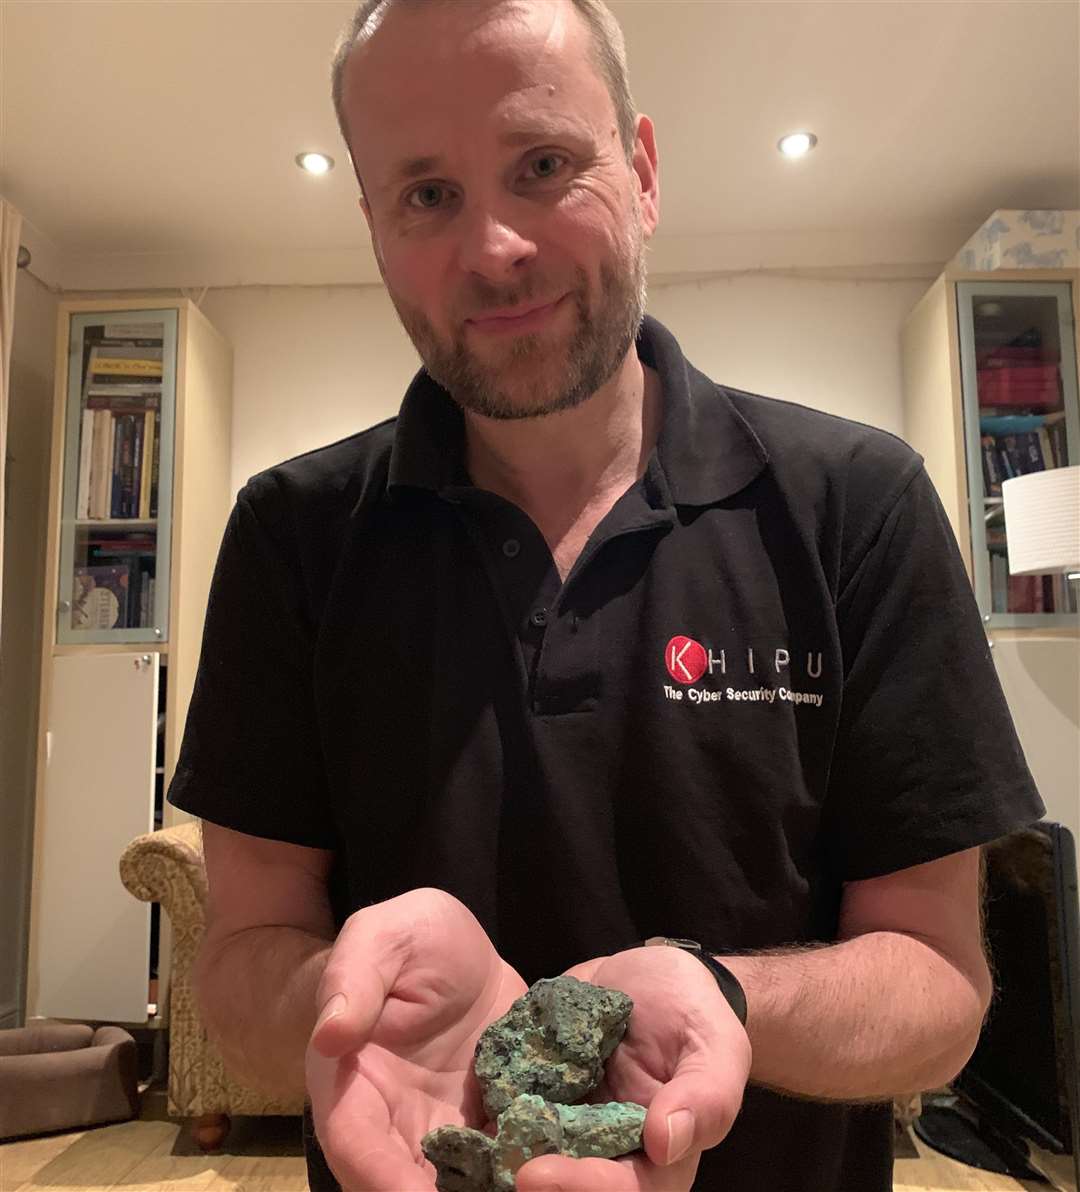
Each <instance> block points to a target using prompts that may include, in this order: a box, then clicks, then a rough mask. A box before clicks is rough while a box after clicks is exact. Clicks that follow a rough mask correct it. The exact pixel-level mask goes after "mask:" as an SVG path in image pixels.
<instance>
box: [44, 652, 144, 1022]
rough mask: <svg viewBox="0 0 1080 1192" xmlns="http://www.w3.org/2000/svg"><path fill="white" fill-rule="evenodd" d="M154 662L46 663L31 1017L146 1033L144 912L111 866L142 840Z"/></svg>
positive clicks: (59, 659) (78, 659)
mask: <svg viewBox="0 0 1080 1192" xmlns="http://www.w3.org/2000/svg"><path fill="white" fill-rule="evenodd" d="M158 658H159V655H157V654H146V653H143V652H142V651H139V652H132V653H129V654H95V655H91V654H77V655H76V654H71V655H58V656H56V657H54V658H53V660H52V668H53V669H52V687H51V693H50V698H49V712H48V723H47V724H46V731H47V733H48V736H47V737H46V764H45V783H44V801H43V805H42V807H41V808H39V814H40V815H41V816H42V817H43V823H42V825H41V836H40V839H41V852H40V854H39V856H40V863H39V867H38V869H37V871H36V872H35V874H34V882H35V885H36V886H37V894H38V908H39V909H38V919H37V929H36V940H37V950H36V955H37V968H38V973H37V977H38V980H37V988H38V991H39V992H38V999H37V1005H35V1006H33V1007H32V1008H31V1009H30V1013H31V1014H32V1015H44V1016H47V1017H52V1018H77V1019H97V1020H101V1021H107V1022H129V1023H137V1022H145V1021H146V1004H147V992H148V979H149V965H150V904H149V903H146V902H139V901H138V900H137V899H136V898H135V897H134V896H133V895H131V894H130V893H128V891H127V890H126V889H125V888H124V886H123V885H122V883H121V881H120V874H119V870H118V868H117V865H118V862H119V859H120V854H121V853H122V852H123V851H124V848H125V847H126V846H127V844H128V843H129V842H130V841H131V840H132V839H133V838H134V837H136V836H141V835H142V834H143V833H144V832H149V831H151V830H152V828H153V822H154V756H155V743H156V728H157V702H158Z"/></svg>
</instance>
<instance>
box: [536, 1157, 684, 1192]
mask: <svg viewBox="0 0 1080 1192" xmlns="http://www.w3.org/2000/svg"><path fill="white" fill-rule="evenodd" d="M700 1158H701V1156H700V1154H699V1153H698V1152H692V1153H691V1154H689V1155H687V1156H686V1158H684V1159H682V1160H680V1161H679V1162H678V1163H674V1164H672V1165H671V1166H669V1167H657V1166H656V1164H655V1163H651V1162H650V1161H649V1159H648V1158H647V1157H646V1156H644V1155H641V1154H634V1155H624V1156H623V1157H622V1158H620V1159H571V1158H569V1157H567V1156H563V1155H541V1156H540V1157H539V1158H537V1159H530V1160H529V1162H528V1163H526V1164H524V1165H523V1166H522V1167H520V1168H519V1169H518V1172H517V1174H516V1175H515V1177H514V1186H515V1188H516V1189H517V1192H688V1190H689V1189H690V1188H691V1187H692V1186H693V1183H694V1177H695V1176H696V1175H697V1169H698V1163H699V1161H700Z"/></svg>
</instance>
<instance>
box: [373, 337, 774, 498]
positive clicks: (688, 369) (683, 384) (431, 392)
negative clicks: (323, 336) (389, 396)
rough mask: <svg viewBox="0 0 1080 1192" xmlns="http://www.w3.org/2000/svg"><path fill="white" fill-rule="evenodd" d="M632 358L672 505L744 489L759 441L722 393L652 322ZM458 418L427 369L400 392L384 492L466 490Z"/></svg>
mask: <svg viewBox="0 0 1080 1192" xmlns="http://www.w3.org/2000/svg"><path fill="white" fill-rule="evenodd" d="M637 352H638V356H639V357H640V358H641V360H642V361H644V363H645V364H648V365H650V366H651V367H652V368H654V369H655V370H656V372H657V373H658V374H659V377H660V381H661V385H662V387H663V395H664V420H663V424H662V426H661V429H660V437H659V440H658V442H657V444H656V450H655V453H654V458H653V460H652V461H651V462H652V463H653V464H654V465H656V464H658V465H659V468H660V471H661V472H662V474H663V477H664V480H665V481H666V487H667V490H668V492H669V493H670V495H671V500H672V501H673V503H674V504H677V505H708V504H711V503H713V502H714V501H722V500H724V499H725V498H727V497H730V496H734V494H735V493H737V492H739V491H740V490H742V489H743V488H745V487H746V486H747V485H748V484H749V483H750V481H751V480H753V479H754V478H755V477H756V476H757V475H758V474H759V473H760V472H761V471H762V469H763V468H764V467H765V465H766V463H767V462H768V458H769V457H768V453H767V452H766V450H765V448H764V446H763V445H762V443H761V440H760V439H759V438H758V437H757V435H756V434H754V432H753V430H752V429H751V428H750V426H749V424H748V423H747V422H746V420H745V419H744V418H743V417H742V415H741V414H740V413H739V412H738V410H737V409H736V408H735V405H734V403H733V402H732V400H731V397H730V396H729V394H728V392H727V391H726V390H725V389H724V387H723V386H722V385H717V384H716V383H715V382H714V381H711V380H710V379H709V378H708V377H706V376H705V375H704V374H703V373H701V372H699V371H698V370H697V369H696V368H694V366H693V365H692V364H690V363H689V361H687V360H686V358H685V357H684V356H683V354H682V349H681V348H680V347H679V344H678V342H677V341H676V339H675V337H674V336H673V335H672V334H671V332H670V331H668V329H667V328H666V327H664V326H663V324H661V323H660V322H659V321H658V320H656V319H654V318H653V317H652V316H651V315H646V316H645V317H644V319H643V321H642V324H641V329H640V330H639V332H638V337H637ZM464 443H465V432H464V418H463V417H462V413H461V409H460V407H459V406H458V405H457V403H456V402H455V401H454V400H453V399H452V398H451V397H450V395H449V394H448V393H447V392H446V390H445V389H443V388H442V386H441V385H439V384H438V383H437V382H435V381H434V380H433V379H432V378H431V376H430V375H429V373H428V372H427V370H426V369H421V370H420V371H419V372H418V373H417V374H416V376H415V377H414V378H413V380H412V382H411V384H410V385H409V388H408V390H407V391H406V393H405V397H404V400H403V401H402V404H401V411H400V413H399V415H398V420H397V427H396V429H395V433H394V443H393V447H392V449H391V454H390V468H389V474H388V477H387V490H388V492H390V493H394V492H395V491H397V490H401V489H405V488H414V489H415V488H419V489H427V490H430V491H432V492H435V493H438V492H442V491H443V490H444V489H446V488H449V487H453V486H457V485H461V484H467V483H468V481H467V478H466V476H465V459H464V454H465V453H464Z"/></svg>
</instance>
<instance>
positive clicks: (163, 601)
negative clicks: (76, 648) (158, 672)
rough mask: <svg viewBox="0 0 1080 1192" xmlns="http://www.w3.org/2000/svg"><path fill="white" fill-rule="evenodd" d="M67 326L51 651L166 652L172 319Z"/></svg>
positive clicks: (141, 313) (119, 315)
mask: <svg viewBox="0 0 1080 1192" xmlns="http://www.w3.org/2000/svg"><path fill="white" fill-rule="evenodd" d="M69 317H70V320H71V322H70V336H69V351H68V360H67V368H68V373H67V406H66V411H65V419H64V456H63V469H64V472H63V488H62V493H63V495H62V505H61V522H60V572H59V591H58V594H57V596H58V599H57V627H56V628H57V633H56V640H57V643H58V644H59V645H73V644H81V643H85V644H91V643H125V642H132V643H135V642H155V643H158V642H162V641H166V640H168V635H169V600H168V594H169V561H170V560H169V556H170V543H171V533H170V531H171V514H172V487H173V484H172V481H173V438H174V431H175V418H176V347H177V311H176V310H136V311H132V310H124V311H119V312H100V313H72V314H71V315H70V316H69Z"/></svg>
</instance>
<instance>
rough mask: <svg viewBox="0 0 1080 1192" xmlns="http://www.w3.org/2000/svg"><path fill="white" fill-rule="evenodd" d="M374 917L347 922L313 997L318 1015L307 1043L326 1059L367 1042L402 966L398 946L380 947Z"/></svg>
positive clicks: (403, 954)
mask: <svg viewBox="0 0 1080 1192" xmlns="http://www.w3.org/2000/svg"><path fill="white" fill-rule="evenodd" d="M375 917H376V916H368V917H367V921H365V920H364V919H363V918H361V917H359V916H355V915H354V916H353V918H352V919H350V920H349V921H348V922H347V923H346V924H345V926H344V927H343V928H342V930H341V933H340V934H339V935H338V938H337V942H336V943H335V944H334V947H333V950H332V951H331V953H330V957H329V959H328V960H327V962H326V968H325V969H324V970H323V975H322V980H321V981H320V982H319V987H318V990H317V991H316V994H315V1006H316V1010H317V1012H318V1017H317V1019H316V1021H315V1027H314V1029H313V1030H312V1032H311V1039H310V1044H311V1046H312V1047H313V1048H314V1049H315V1050H316V1051H317V1052H319V1054H320V1055H324V1056H326V1057H327V1058H328V1059H336V1058H338V1057H340V1056H342V1055H344V1054H345V1052H347V1051H355V1050H356V1049H358V1048H360V1047H363V1045H364V1044H365V1043H366V1042H367V1041H368V1039H370V1038H371V1035H372V1033H373V1032H374V1030H375V1027H376V1025H377V1023H378V1021H379V1018H380V1016H381V1015H382V1012H383V1007H384V1006H385V1005H386V999H387V998H388V997H389V996H390V993H391V991H392V990H393V988H394V985H395V983H396V982H397V979H398V976H399V975H400V973H401V970H402V968H403V967H404V964H405V958H406V957H405V953H404V951H403V950H402V949H401V948H394V947H389V948H388V947H380V946H379V943H380V941H379V939H378V937H377V936H376V933H375V931H374V930H373V929H374V928H375V926H376V924H375V923H374V922H372V921H371V920H373V919H374V918H375ZM384 938H385V937H384Z"/></svg>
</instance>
